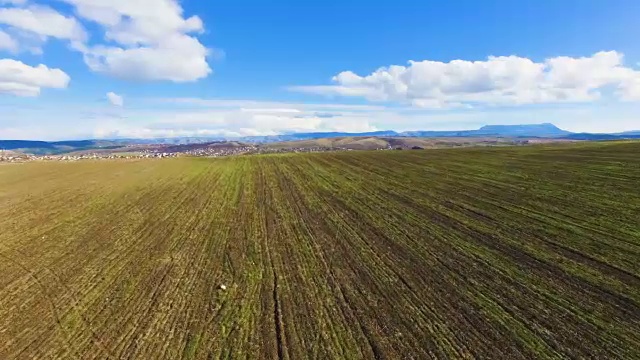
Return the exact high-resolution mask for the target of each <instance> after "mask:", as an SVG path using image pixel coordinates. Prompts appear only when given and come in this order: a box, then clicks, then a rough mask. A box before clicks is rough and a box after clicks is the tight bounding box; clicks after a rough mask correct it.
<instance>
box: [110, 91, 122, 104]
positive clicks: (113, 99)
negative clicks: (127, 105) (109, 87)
mask: <svg viewBox="0 0 640 360" xmlns="http://www.w3.org/2000/svg"><path fill="white" fill-rule="evenodd" d="M107 100H109V102H110V103H111V105H113V106H118V107H122V105H124V98H123V97H122V96H120V95H118V94H116V93H114V92H108V93H107Z"/></svg>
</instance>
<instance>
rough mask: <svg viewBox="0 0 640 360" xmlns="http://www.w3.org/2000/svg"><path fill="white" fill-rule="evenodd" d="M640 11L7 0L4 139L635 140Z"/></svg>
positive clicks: (634, 4) (571, 6) (584, 5)
mask: <svg viewBox="0 0 640 360" xmlns="http://www.w3.org/2000/svg"><path fill="white" fill-rule="evenodd" d="M639 18H640V2H638V1H622V0H620V1H616V0H608V1H603V0H590V1H577V0H564V1H546V0H538V1H506V0H501V1H446V2H445V1H393V2H383V1H378V2H372V1H357V0H352V1H347V0H343V1H322V2H311V1H306V2H300V1H272V2H265V1H243V0H236V1H231V0H225V1H211V2H210V1H195V0H184V1H180V2H178V1H175V0H137V1H131V0H59V1H50V0H46V1H45V0H0V138H21V139H51V140H54V139H69V138H100V137H106V138H109V137H166V136H206V135H226V136H240V135H268V134H277V133H286V132H296V131H369V130H382V129H394V130H417V129H424V130H429V129H438V130H440V129H467V128H477V127H479V126H482V125H485V124H514V123H542V122H553V123H555V124H557V125H558V126H560V127H563V128H566V129H568V130H572V131H593V132H616V131H625V130H637V129H640V116H639V115H638V114H640V64H639V63H640V47H639V46H638V43H637V40H636V39H637V36H638V34H640V22H638V21H637V19H639Z"/></svg>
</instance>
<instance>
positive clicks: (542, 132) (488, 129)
mask: <svg viewBox="0 0 640 360" xmlns="http://www.w3.org/2000/svg"><path fill="white" fill-rule="evenodd" d="M346 136H349V137H357V136H369V137H370V136H378V137H433V138H438V137H513V138H556V139H570V140H617V139H640V130H638V131H627V132H623V133H614V134H591V133H572V132H569V131H566V130H562V129H560V128H558V127H557V126H555V125H553V124H550V123H544V124H528V125H486V126H483V127H481V128H480V129H477V130H458V131H404V132H396V131H392V130H384V131H373V132H362V133H348V132H312V133H292V134H282V135H270V136H246V137H241V138H226V137H181V138H154V139H110V140H78V141H53V142H49V141H28V140H0V150H16V151H21V152H24V153H31V154H62V153H66V152H70V151H78V150H89V149H96V148H99V149H109V148H118V147H122V146H126V145H133V144H176V145H178V144H198V143H205V142H211V141H223V140H234V141H241V142H247V143H273V142H281V141H297V140H311V139H321V138H337V137H346Z"/></svg>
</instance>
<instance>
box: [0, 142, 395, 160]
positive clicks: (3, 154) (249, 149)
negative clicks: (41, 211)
mask: <svg viewBox="0 0 640 360" xmlns="http://www.w3.org/2000/svg"><path fill="white" fill-rule="evenodd" d="M119 150H120V149H119ZM348 150H352V149H348V148H333V147H332V148H329V147H291V148H270V147H259V146H240V147H224V148H222V147H205V148H196V149H189V148H186V147H185V148H181V147H175V146H173V147H167V149H165V150H164V151H160V150H142V151H122V150H120V152H116V151H110V152H106V151H96V152H83V153H76V154H56V155H49V154H47V155H34V154H23V153H19V152H15V151H11V152H10V151H4V150H0V163H23V162H35V161H59V162H73V161H83V160H127V159H129V160H130V159H168V158H176V157H186V156H189V157H211V158H216V157H226V156H235V155H253V154H274V153H310V152H327V151H348ZM384 150H386V149H384Z"/></svg>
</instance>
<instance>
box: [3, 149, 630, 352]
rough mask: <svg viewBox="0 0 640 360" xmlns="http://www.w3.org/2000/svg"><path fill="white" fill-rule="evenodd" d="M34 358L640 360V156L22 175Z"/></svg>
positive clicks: (7, 291) (516, 156) (394, 154)
mask: <svg viewBox="0 0 640 360" xmlns="http://www.w3.org/2000/svg"><path fill="white" fill-rule="evenodd" d="M221 284H224V285H226V286H227V289H226V290H221V289H220V288H219V287H220V285H221ZM30 358H40V359H52V358H55V359H93V358H101V359H104V358H111V359H115V358H131V359H133V358H136V359H192V358H194V359H209V358H233V359H240V358H280V359H304V358H313V359H361V358H381V359H382V358H386V359H405V358H406V359H413V358H415V359H428V358H500V359H532V358H539V359H542V358H594V359H606V358H612V359H613V358H615V359H638V358H640V143H608V144H600V143H598V144H586V145H585V144H580V145H556V146H545V147H512V148H483V149H452V150H431V151H388V152H382V151H379V152H375V151H373V152H343V153H323V154H305V155H296V154H291V155H267V156H239V157H233V158H225V159H204V158H178V159H167V160H135V161H124V160H122V161H96V162H91V161H87V162H76V163H26V164H10V165H2V166H0V359H30Z"/></svg>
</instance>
